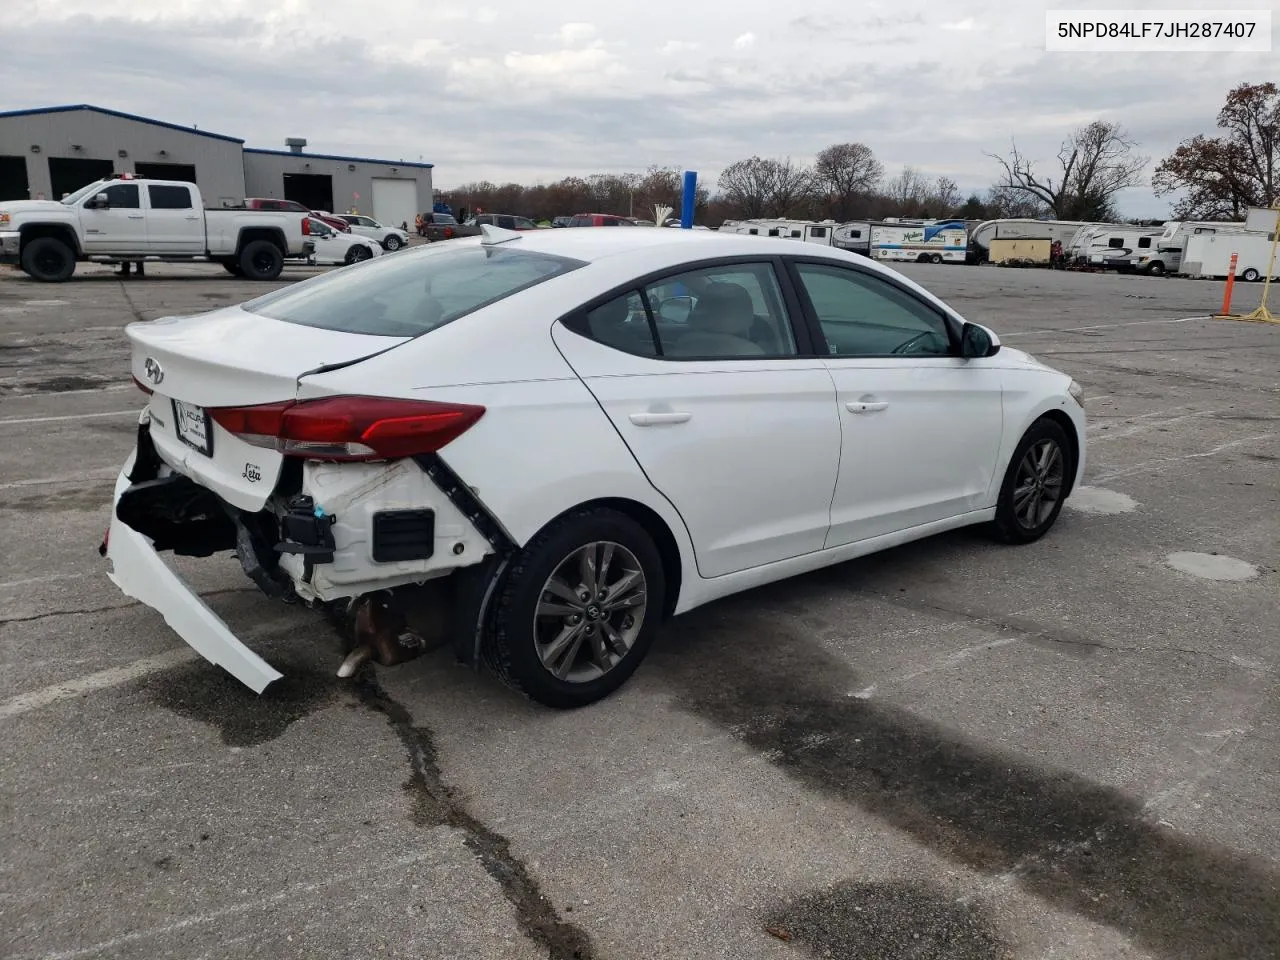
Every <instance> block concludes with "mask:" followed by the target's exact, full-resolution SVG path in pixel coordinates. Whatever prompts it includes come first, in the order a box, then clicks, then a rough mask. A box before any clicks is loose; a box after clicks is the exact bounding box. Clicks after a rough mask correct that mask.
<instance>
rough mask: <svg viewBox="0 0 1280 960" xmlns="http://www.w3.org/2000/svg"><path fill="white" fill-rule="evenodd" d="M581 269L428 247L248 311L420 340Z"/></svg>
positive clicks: (472, 249)
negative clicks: (547, 281) (445, 325)
mask: <svg viewBox="0 0 1280 960" xmlns="http://www.w3.org/2000/svg"><path fill="white" fill-rule="evenodd" d="M582 266H585V263H583V261H581V260H571V259H569V258H567V257H553V256H550V255H548V254H543V253H532V252H528V251H520V250H512V249H504V248H501V247H485V246H482V245H480V244H474V245H472V244H467V245H465V246H461V247H454V248H452V249H450V248H449V247H447V246H445V245H441V246H439V247H421V248H419V249H418V250H416V251H413V252H411V253H406V254H400V255H397V256H394V257H386V258H385V259H379V260H370V261H368V262H367V263H366V264H363V265H361V266H358V267H347V268H345V269H342V270H335V271H334V272H333V273H327V274H324V275H323V276H319V277H315V278H314V279H312V280H307V281H304V282H303V283H300V284H296V285H294V286H291V287H285V288H283V289H281V290H277V291H275V292H274V293H269V294H267V295H266V296H265V297H259V298H258V299H256V300H250V301H249V302H248V303H246V304H244V309H245V310H249V311H251V312H253V313H258V314H261V315H262V316H264V317H270V318H271V319H273V320H283V321H285V322H287V323H297V324H301V325H302V326H306V327H319V328H321V329H323V330H341V331H343V332H345V333H362V334H370V335H373V336H377V337H417V336H421V335H422V334H424V333H427V332H429V331H431V330H434V329H435V328H436V327H439V326H443V325H444V324H446V323H449V322H450V321H451V320H456V319H458V318H459V317H462V316H465V315H466V314H468V313H471V312H473V311H475V310H479V309H480V308H481V307H485V306H488V305H489V304H491V303H496V302H497V301H499V300H503V299H505V298H507V297H509V296H511V295H512V294H515V293H519V292H520V291H521V290H526V289H528V288H529V287H532V286H534V285H536V284H539V283H542V282H543V281H545V280H550V279H551V278H552V277H557V276H560V275H561V274H564V273H568V272H570V271H571V270H576V269H577V268H578V267H582Z"/></svg>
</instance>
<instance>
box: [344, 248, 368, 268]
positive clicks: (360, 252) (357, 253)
mask: <svg viewBox="0 0 1280 960" xmlns="http://www.w3.org/2000/svg"><path fill="white" fill-rule="evenodd" d="M372 256H373V251H372V250H370V249H369V248H368V247H366V246H365V245H364V244H363V243H356V244H352V246H351V249H350V250H348V251H347V265H348V266H350V265H351V264H353V263H359V262H360V261H361V260H368V259H370V258H371V257H372Z"/></svg>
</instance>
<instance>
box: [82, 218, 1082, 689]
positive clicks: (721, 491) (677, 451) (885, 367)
mask: <svg viewBox="0 0 1280 960" xmlns="http://www.w3.org/2000/svg"><path fill="white" fill-rule="evenodd" d="M531 321H533V322H531ZM126 332H127V334H128V337H129V339H130V341H131V345H132V372H133V376H134V379H135V381H136V382H137V383H138V385H139V386H140V387H142V389H143V390H144V391H145V392H146V394H147V406H146V408H145V409H144V410H143V412H142V413H141V416H140V418H139V425H138V434H137V445H136V449H135V450H134V452H133V453H132V454H131V455H130V456H129V458H128V460H127V462H126V463H125V464H124V467H123V469H122V471H121V473H120V476H119V478H118V480H117V481H116V486H115V495H114V500H115V503H114V508H113V512H112V520H111V526H110V529H109V531H108V534H107V537H106V540H105V542H104V544H103V546H102V550H103V552H104V553H105V554H106V556H107V557H108V559H109V560H110V562H111V564H112V574H111V576H112V579H113V580H114V581H115V583H116V584H117V586H119V588H120V589H121V590H122V591H123V592H124V593H125V594H127V595H129V596H131V597H134V598H136V599H138V600H141V601H142V602H143V603H146V604H148V605H150V606H151V607H153V608H155V609H156V610H157V611H159V612H160V613H161V614H162V615H163V616H164V619H165V620H166V622H167V623H169V624H170V625H171V627H172V628H173V629H174V630H176V631H177V632H178V633H180V634H181V636H182V637H183V638H184V639H185V640H186V641H187V642H188V643H189V644H190V645H191V646H192V647H194V648H195V649H196V650H197V651H199V652H200V653H201V654H202V655H203V656H204V657H206V658H207V659H209V660H210V661H212V662H214V663H216V664H218V665H220V666H222V667H223V668H225V669H226V670H228V671H229V672H230V673H232V674H233V675H234V676H236V677H237V678H239V679H240V680H241V681H242V682H244V683H245V684H246V685H248V686H249V687H251V688H252V689H254V690H256V691H259V692H260V691H262V690H263V689H264V688H265V687H266V686H267V685H268V684H270V683H271V682H273V681H274V680H276V679H278V678H279V677H280V676H281V674H280V673H279V672H278V671H276V670H275V669H274V668H273V667H271V666H270V665H268V664H267V663H266V662H265V661H264V660H263V659H262V658H261V657H259V656H258V654H256V653H254V652H253V651H252V650H251V649H250V648H249V647H248V646H246V645H245V644H244V643H243V642H242V641H240V640H239V639H238V638H237V637H236V636H235V635H234V634H233V633H232V632H231V630H230V629H229V628H228V627H227V625H226V624H225V623H223V622H222V621H221V620H220V619H218V617H217V616H216V615H215V614H214V613H213V612H212V611H211V610H210V609H209V608H208V607H207V606H205V605H204V604H203V602H202V601H201V600H200V598H199V597H198V596H197V594H196V593H195V592H194V591H193V590H192V588H191V587H189V586H187V585H186V584H185V583H184V582H183V581H182V580H181V579H180V578H179V577H178V575H177V574H176V573H175V572H173V571H172V570H171V569H170V568H169V567H168V566H166V565H165V564H164V563H163V562H162V561H161V559H160V557H159V555H158V552H162V551H172V552H173V553H175V554H178V555H184V556H209V555H211V554H214V553H220V552H228V551H235V552H236V553H237V555H238V557H239V559H240V562H241V565H242V566H243V568H244V570H245V572H246V573H247V575H248V576H249V577H250V578H251V579H252V580H253V581H254V582H255V583H257V584H258V585H259V586H260V587H261V588H262V589H263V590H264V591H265V592H267V593H268V594H270V595H273V596H277V597H281V598H283V599H285V600H288V601H295V600H298V599H301V600H302V601H304V602H306V603H307V604H310V605H313V606H317V607H320V608H327V609H331V610H333V611H335V612H338V613H344V612H345V613H347V614H350V615H353V616H354V623H355V626H354V630H355V638H356V640H357V641H358V643H359V645H358V646H357V647H356V648H355V650H354V651H353V653H352V656H350V657H349V658H348V659H347V661H345V662H344V666H343V668H342V669H341V670H340V671H339V673H340V675H347V674H349V673H350V672H351V671H352V670H353V669H354V668H355V664H357V663H358V662H359V661H360V660H361V659H363V658H364V657H365V656H368V655H370V653H371V652H372V651H377V657H378V659H379V660H380V661H382V662H384V663H392V662H396V661H398V660H400V659H404V658H405V657H407V656H410V655H412V652H413V650H414V648H415V647H416V648H417V649H421V644H420V642H419V641H418V640H416V639H415V635H414V634H413V632H412V629H411V628H410V627H408V626H407V624H408V622H409V621H408V620H407V618H406V614H405V605H407V604H410V603H412V602H413V598H414V597H415V596H420V593H415V591H416V590H419V589H420V588H419V587H418V586H417V585H420V584H424V583H425V584H427V586H428V587H434V589H435V590H436V596H437V597H438V598H440V601H439V602H445V603H448V604H450V605H451V610H450V611H449V613H450V614H451V618H450V619H451V621H452V623H453V624H454V630H455V633H454V642H455V645H456V649H457V651H458V652H459V654H460V655H462V656H463V657H464V658H465V659H469V660H471V661H472V662H474V663H480V662H485V663H488V664H489V665H490V666H491V667H492V668H493V669H494V671H495V672H496V673H497V674H498V676H499V677H501V678H502V679H503V680H505V681H506V682H507V683H509V684H510V685H511V686H513V687H515V688H516V689H518V690H521V691H523V692H524V693H526V694H527V695H528V696H530V697H532V698H534V699H535V700H538V701H540V702H542V703H544V704H548V705H550V706H553V707H573V706H581V705H584V704H588V703H591V702H592V701H595V700H598V699H600V698H601V697H604V696H606V695H607V694H609V693H610V692H612V691H613V690H615V689H616V688H617V687H619V686H620V685H621V684H622V683H623V682H625V680H626V679H627V678H628V677H629V676H630V675H631V673H632V672H633V671H634V670H635V669H636V667H637V666H638V665H639V663H640V661H641V660H642V659H643V658H644V656H645V654H646V653H647V652H648V649H649V647H650V645H651V644H652V642H653V639H654V636H655V634H656V632H657V630H658V628H659V625H660V623H661V621H663V620H664V619H666V618H667V617H669V616H672V615H675V614H680V613H683V612H685V611H687V610H691V609H693V608H695V607H698V606H700V605H702V604H705V603H708V602H709V601H712V600H715V599H717V598H719V597H724V596H727V595H730V594H733V593H737V592H739V591H742V590H747V589H750V588H752V587H756V586H759V585H761V584H764V583H768V582H770V581H774V580H780V579H782V578H785V577H790V576H794V575H796V574H799V573H803V572H805V571H809V570H814V569H817V568H819V567H825V566H828V565H830V564H835V563H840V562H842V561H845V560H849V559H851V558H853V557H858V556H862V555H864V554H868V553H872V552H875V551H878V550H883V549H885V548H888V547H892V546H896V545H898V544H901V543H905V542H907V541H910V540H916V539H919V538H922V537H926V536H929V535H931V534H935V533H939V532H942V531H945V530H951V529H954V528H957V527H962V526H966V525H970V524H980V523H981V524H987V525H988V526H989V527H990V528H991V530H992V531H993V532H994V533H995V535H997V536H998V537H999V538H1000V539H1003V540H1005V541H1008V542H1011V543H1028V542H1030V541H1033V540H1036V539H1038V538H1039V537H1041V536H1043V535H1044V534H1045V533H1046V532H1048V530H1049V529H1050V528H1051V527H1052V526H1053V524H1054V521H1055V520H1056V519H1057V517H1058V513H1059V510H1060V509H1061V507H1062V504H1063V501H1064V500H1065V499H1066V498H1067V496H1068V495H1069V494H1070V493H1071V491H1072V489H1073V487H1074V486H1075V485H1076V484H1077V483H1079V481H1080V478H1081V476H1082V475H1083V470H1084V463H1085V436H1086V434H1085V415H1084V407H1083V398H1082V393H1081V390H1080V387H1079V386H1078V385H1077V384H1076V383H1075V382H1074V381H1073V380H1072V379H1071V378H1070V377H1069V376H1067V375H1066V374H1064V373H1060V372H1058V371H1056V370H1053V369H1052V368H1050V367H1047V366H1045V365H1044V364H1042V363H1040V362H1039V361H1037V360H1035V359H1034V358H1032V357H1030V356H1028V355H1027V354H1025V353H1022V352H1020V351H1018V350H1011V349H1008V348H1004V347H1002V346H1001V344H1000V341H999V339H998V338H997V337H996V335H995V334H994V333H992V332H991V331H990V330H988V329H986V328H985V327H982V326H980V325H978V324H975V323H970V322H967V321H965V320H964V318H963V317H961V316H960V314H958V313H957V312H956V311H955V310H953V309H952V308H951V307H949V306H948V305H947V304H945V303H944V302H942V301H941V300H939V299H938V298H937V297H935V296H933V295H932V294H930V293H929V292H928V291H926V290H925V289H923V288H922V287H920V286H919V285H918V284H915V283H913V282H912V281H910V280H908V279H906V278H905V277H903V276H901V275H900V274H898V273H896V272H894V271H892V270H890V269H888V268H886V267H882V266H881V265H879V264H877V263H874V262H871V261H869V260H867V259H866V258H865V257H860V256H858V255H857V254H853V253H849V252H847V251H844V250H839V249H836V248H832V247H818V246H814V245H811V244H798V243H796V242H794V241H793V240H786V239H769V238H763V237H746V236H734V235H724V234H719V233H714V232H705V233H703V232H693V231H681V232H679V233H663V232H662V231H660V230H630V231H626V232H623V231H619V232H617V233H614V234H607V233H602V232H600V231H579V230H539V231H527V232H524V233H515V232H511V231H505V230H498V229H495V228H493V227H485V228H484V236H483V237H482V238H474V239H469V240H459V241H455V242H452V243H447V244H432V245H426V246H423V247H419V248H418V249H416V250H411V251H409V252H406V253H404V254H401V255H399V256H394V257H384V258H382V259H380V260H378V261H376V262H373V263H368V264H364V265H363V266H360V267H357V268H354V269H344V270H336V271H332V272H330V273H328V274H325V275H323V276H320V277H316V278H313V279H310V280H306V281H304V282H302V283H298V284H295V285H292V286H289V287H286V288H283V289H280V290H277V291H274V292H272V293H269V294H267V295H266V296H264V297H259V298H258V299H256V300H251V301H249V302H248V303H245V304H242V305H240V306H234V307H226V308H223V309H220V310H216V311H214V312H212V313H207V314H204V315H200V316H187V317H178V318H168V319H163V320H155V321H151V322H139V323H133V324H131V325H129V327H128V328H127V331H126ZM494 344H502V349H501V350H495V349H494V348H493V345H494ZM677 373H678V375H674V374H677Z"/></svg>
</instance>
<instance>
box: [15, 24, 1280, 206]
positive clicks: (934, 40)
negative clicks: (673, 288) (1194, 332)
mask: <svg viewBox="0 0 1280 960" xmlns="http://www.w3.org/2000/svg"><path fill="white" fill-rule="evenodd" d="M1230 5H1231V6H1233V7H1239V8H1254V9H1259V8H1266V9H1271V10H1273V11H1275V12H1273V15H1272V18H1273V20H1274V21H1275V22H1276V29H1277V31H1278V32H1280V0H1237V2H1234V3H1232V4H1230ZM1120 6H1123V7H1127V8H1135V9H1137V8H1148V9H1151V8H1163V9H1167V8H1177V7H1182V8H1195V7H1196V6H1199V7H1200V8H1204V7H1213V6H1214V4H1213V3H1211V2H1209V0H1203V2H1201V3H1199V4H1198V5H1197V4H1196V3H1187V2H1180V0H1158V2H1154V3H1152V2H1144V0H1117V2H1115V3H1095V2H1088V3H1081V2H1071V0H1058V2H1040V0H792V2H778V0H702V2H694V0H644V2H638V0H608V2H605V0H479V2H475V3H473V2H467V0H439V2H437V0H128V2H127V3H104V2H102V0H0V37H3V38H4V42H3V48H4V55H3V57H0V109H17V108H24V107H38V106H50V105H54V104H63V103H86V102H87V103H92V104H95V105H99V106H104V107H110V108H114V109H118V110H125V111H128V112H131V113H139V114H143V115H146V116H150V117H155V118H157V119H161V120H167V121H170V122H174V123H180V124H196V125H198V126H199V127H200V128H201V129H205V130H211V131H213V132H217V133H226V134H230V135H232V136H237V137H243V138H245V140H246V141H247V142H248V145H249V146H258V147H275V148H282V147H283V145H284V138H285V137H290V136H297V137H306V138H307V140H308V142H309V146H308V148H307V149H308V150H311V151H315V152H321V153H341V154H348V153H349V154H354V155H362V156H375V157H385V158H389V159H401V160H417V159H419V158H422V159H425V160H427V161H429V162H432V163H434V164H436V169H435V178H434V179H435V183H436V186H437V187H438V188H448V187H450V186H453V185H457V184H459V183H462V182H466V181H469V180H478V179H490V180H519V181H523V182H534V181H539V180H541V181H550V180H554V179H558V178H559V177H562V176H565V175H568V174H587V173H594V172H622V171H625V170H642V169H643V168H644V167H646V166H648V165H649V164H654V163H656V164H662V165H668V166H676V167H682V168H688V169H695V170H698V171H699V172H700V173H701V175H702V176H703V178H704V180H707V181H710V182H711V183H712V184H714V179H715V177H716V175H718V173H719V171H720V170H721V169H722V168H723V167H724V166H725V165H726V164H728V163H731V162H732V161H734V160H736V159H739V158H741V157H744V156H749V155H751V154H760V155H762V156H791V157H792V158H794V159H797V160H808V159H810V158H812V156H813V155H814V154H815V153H816V152H817V151H818V150H820V149H822V147H824V146H826V145H827V144H830V143H837V142H844V141H848V140H859V141H862V142H864V143H866V144H868V145H869V146H870V147H871V148H872V149H873V150H874V151H875V153H876V155H877V156H878V157H879V158H880V159H881V161H882V162H883V163H884V165H885V168H886V170H887V171H888V172H890V173H893V172H896V171H897V170H899V169H900V168H901V167H902V165H903V164H911V165H913V166H916V167H918V168H920V169H921V170H923V171H925V172H927V173H929V174H931V175H937V174H947V175H949V176H950V177H952V178H953V179H954V180H956V181H957V182H958V183H959V184H960V185H961V187H962V188H964V189H965V190H966V191H968V190H970V189H985V187H987V186H988V185H990V183H991V181H992V179H993V177H994V176H995V173H996V170H995V165H994V163H993V161H992V160H990V159H989V158H988V157H986V156H984V153H985V152H989V151H999V150H1003V149H1005V148H1007V146H1008V142H1009V138H1010V137H1011V136H1016V137H1017V141H1018V145H1019V147H1020V148H1022V149H1023V150H1024V152H1027V153H1029V154H1031V155H1032V156H1033V157H1037V158H1039V159H1041V161H1042V162H1044V163H1048V162H1049V161H1051V160H1052V159H1053V154H1054V152H1055V150H1056V146H1057V144H1058V142H1059V141H1060V140H1061V139H1062V136H1063V135H1064V134H1065V133H1066V132H1068V131H1069V130H1070V129H1071V128H1073V127H1075V126H1077V125H1079V124H1081V123H1085V122H1088V121H1090V120H1093V119H1095V118H1099V117H1101V118H1103V119H1108V120H1117V121H1120V122H1121V123H1123V124H1125V125H1126V126H1127V127H1128V128H1129V130H1130V131H1131V132H1132V133H1133V135H1134V136H1135V137H1136V138H1137V139H1138V140H1139V141H1140V142H1141V144H1142V149H1141V152H1142V153H1143V154H1145V155H1148V156H1151V157H1153V158H1154V160H1153V162H1154V161H1155V160H1158V159H1159V158H1161V157H1163V156H1164V155H1166V154H1167V153H1168V152H1169V151H1170V150H1171V149H1172V148H1173V147H1174V146H1175V145H1176V144H1177V143H1178V141H1180V140H1182V139H1183V138H1185V137H1188V136H1191V135H1193V134H1195V133H1198V132H1209V131H1211V129H1212V127H1213V122H1214V117H1215V115H1216V113H1217V111H1218V109H1219V107H1220V106H1221V104H1222V101H1223V97H1224V95H1225V94H1226V92H1227V91H1228V90H1229V89H1230V88H1231V87H1233V86H1234V85H1236V84H1238V83H1240V82H1242V81H1246V80H1247V81H1252V82H1261V81H1264V80H1275V79H1277V77H1276V72H1277V71H1276V65H1277V63H1278V62H1280V53H1276V52H1273V53H1270V54H1262V53H1257V54H1189V53H1178V54H1174V53H1146V54H1102V55H1094V54H1080V53H1052V54H1049V53H1045V52H1044V11H1045V10H1046V9H1049V8H1054V9H1063V8H1071V9H1075V8H1078V9H1088V8H1096V9H1106V10H1113V9H1115V8H1116V7H1120ZM1223 6H1225V4H1223ZM1273 47H1274V50H1275V51H1280V40H1278V41H1276V42H1275V43H1274V44H1273ZM1121 207H1122V210H1123V212H1124V213H1126V214H1128V215H1131V216H1163V215H1164V214H1165V213H1166V212H1167V203H1166V202H1164V201H1161V200H1157V199H1155V198H1154V197H1152V195H1151V192H1150V190H1149V189H1148V188H1145V187H1144V188H1142V189H1137V190H1132V191H1129V192H1128V193H1126V194H1125V195H1124V197H1123V198H1122V202H1121Z"/></svg>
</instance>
